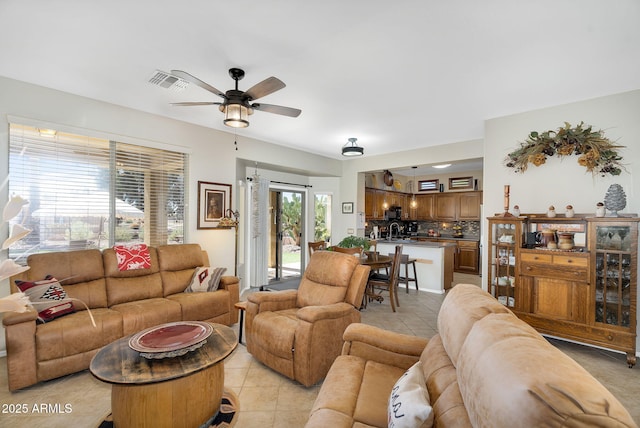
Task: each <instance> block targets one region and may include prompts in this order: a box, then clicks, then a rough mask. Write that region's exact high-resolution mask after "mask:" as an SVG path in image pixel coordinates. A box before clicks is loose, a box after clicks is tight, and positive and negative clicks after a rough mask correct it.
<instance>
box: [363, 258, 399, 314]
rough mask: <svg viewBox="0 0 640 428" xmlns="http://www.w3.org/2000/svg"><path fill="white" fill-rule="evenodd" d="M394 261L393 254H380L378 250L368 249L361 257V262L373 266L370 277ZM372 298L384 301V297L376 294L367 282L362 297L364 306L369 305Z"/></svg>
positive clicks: (387, 267)
mask: <svg viewBox="0 0 640 428" xmlns="http://www.w3.org/2000/svg"><path fill="white" fill-rule="evenodd" d="M392 263H393V257H392V256H385V255H384V254H380V253H378V252H377V251H367V252H365V253H364V254H363V255H362V257H360V264H361V265H365V266H370V267H371V272H370V273H369V277H371V275H373V274H375V273H377V271H378V270H379V269H387V271H388V269H389V268H390V267H391V264H392ZM371 300H376V301H378V302H380V303H382V302H383V301H384V297H382V296H381V295H380V294H376V293H375V292H374V290H373V289H372V287H370V286H369V283H368V282H367V288H366V289H365V293H364V296H363V299H362V307H363V308H366V307H367V302H368V301H371Z"/></svg>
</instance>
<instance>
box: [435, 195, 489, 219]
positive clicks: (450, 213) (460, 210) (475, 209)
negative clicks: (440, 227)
mask: <svg viewBox="0 0 640 428" xmlns="http://www.w3.org/2000/svg"><path fill="white" fill-rule="evenodd" d="M434 197H435V203H434V206H435V214H434V216H433V217H434V218H435V219H437V220H441V221H458V220H461V221H462V220H480V205H481V204H482V192H450V193H438V194H436V195H434Z"/></svg>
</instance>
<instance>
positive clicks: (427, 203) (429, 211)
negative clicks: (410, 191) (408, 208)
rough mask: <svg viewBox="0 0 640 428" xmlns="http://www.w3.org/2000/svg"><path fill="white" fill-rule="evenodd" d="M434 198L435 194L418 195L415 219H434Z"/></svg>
mask: <svg viewBox="0 0 640 428" xmlns="http://www.w3.org/2000/svg"><path fill="white" fill-rule="evenodd" d="M433 199H434V195H416V202H417V205H418V206H417V207H416V209H415V220H432V219H433ZM412 220H414V219H413V218H412Z"/></svg>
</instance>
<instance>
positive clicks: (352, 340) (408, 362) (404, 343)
mask: <svg viewBox="0 0 640 428" xmlns="http://www.w3.org/2000/svg"><path fill="white" fill-rule="evenodd" d="M343 339H344V344H343V346H342V354H343V355H354V356H358V357H361V358H364V359H365V360H371V361H377V362H379V363H382V364H389V365H392V366H396V367H399V368H402V369H408V368H409V367H411V366H412V365H413V364H415V363H416V362H417V361H418V360H419V359H420V355H421V354H422V351H423V350H424V348H425V346H427V342H428V339H425V338H423V337H417V336H410V335H407V334H401V333H394V332H392V331H388V330H383V329H381V328H378V327H374V326H371V325H367V324H361V323H353V324H351V325H350V326H349V327H347V329H346V330H345V332H344V335H343Z"/></svg>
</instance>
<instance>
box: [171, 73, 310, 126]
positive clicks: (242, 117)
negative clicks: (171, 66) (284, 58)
mask: <svg viewBox="0 0 640 428" xmlns="http://www.w3.org/2000/svg"><path fill="white" fill-rule="evenodd" d="M171 74H173V75H174V76H177V77H180V78H181V79H184V80H186V81H187V82H191V83H193V84H195V85H198V86H200V87H201V88H203V89H206V90H207V91H209V92H211V93H213V94H216V95H217V96H219V97H221V98H222V99H223V101H222V102H183V103H171V105H174V106H205V105H217V106H219V107H218V108H219V109H220V111H221V112H223V113H224V115H225V118H224V124H225V125H227V126H231V127H233V128H246V127H247V126H249V121H248V120H247V117H248V116H249V115H250V114H253V111H254V110H260V111H265V112H267V113H275V114H280V115H283V116H289V117H298V116H300V113H302V110H300V109H297V108H291V107H283V106H277V105H273V104H263V103H252V102H253V101H255V100H257V99H259V98H262V97H264V96H267V95H269V94H271V93H273V92H275V91H279V90H280V89H282V88H284V87H285V86H286V85H285V84H284V82H282V81H281V80H280V79H278V78H276V77H273V76H272V77H269V78H267V79H264V80H263V81H262V82H260V83H257V84H255V85H254V86H252V87H251V88H249V89H248V90H246V91H241V90H239V89H238V80H242V78H243V77H244V70H241V69H239V68H231V69H229V75H230V76H231V78H232V79H233V80H235V82H236V88H235V89H229V90H228V91H227V92H222V91H220V90H218V89H216V88H214V87H213V86H211V85H209V84H208V83H206V82H203V81H202V80H200V79H198V78H197V77H195V76H192V75H191V74H189V73H187V72H185V71H181V70H171Z"/></svg>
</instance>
